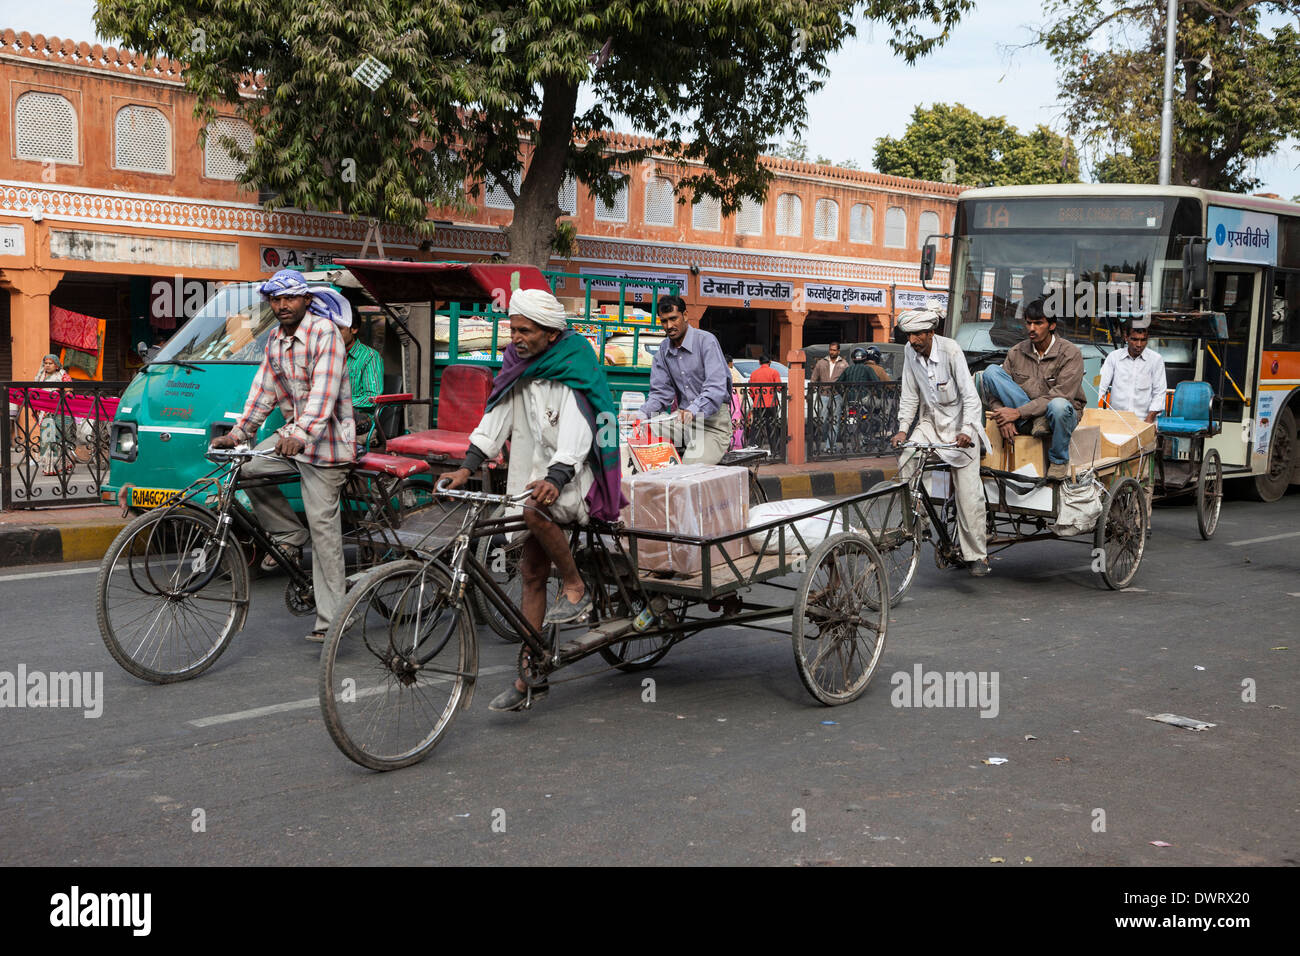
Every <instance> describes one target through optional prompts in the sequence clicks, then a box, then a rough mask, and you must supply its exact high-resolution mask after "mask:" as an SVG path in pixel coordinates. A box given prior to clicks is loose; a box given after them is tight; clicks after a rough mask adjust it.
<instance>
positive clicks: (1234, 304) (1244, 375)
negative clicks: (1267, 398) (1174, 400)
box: [1199, 266, 1262, 422]
mask: <svg viewBox="0 0 1300 956" xmlns="http://www.w3.org/2000/svg"><path fill="white" fill-rule="evenodd" d="M1260 272H1261V270H1260V269H1257V268H1249V267H1243V266H1232V267H1223V266H1217V267H1215V269H1214V272H1213V277H1212V280H1211V288H1210V309H1211V310H1212V311H1214V312H1222V313H1223V314H1224V316H1225V317H1226V318H1227V320H1228V341H1227V342H1226V343H1219V342H1213V341H1210V342H1206V343H1205V344H1204V346H1203V350H1202V356H1201V368H1200V375H1199V378H1200V379H1201V380H1202V381H1206V382H1212V383H1217V382H1218V380H1219V362H1220V361H1222V363H1223V368H1224V370H1225V371H1226V373H1227V374H1226V375H1225V376H1224V384H1223V420H1224V421H1225V422H1240V421H1246V420H1249V418H1250V411H1249V408H1250V406H1251V405H1253V399H1252V395H1253V394H1254V388H1253V375H1254V368H1253V365H1254V363H1253V362H1251V361H1250V357H1251V356H1252V355H1254V353H1255V341H1254V339H1255V331H1254V330H1255V328H1256V327H1257V326H1258V323H1257V322H1255V317H1256V316H1257V315H1259V314H1260V310H1261V302H1260V292H1261V291H1262V288H1261V285H1260Z"/></svg>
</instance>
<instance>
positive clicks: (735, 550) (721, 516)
mask: <svg viewBox="0 0 1300 956" xmlns="http://www.w3.org/2000/svg"><path fill="white" fill-rule="evenodd" d="M623 493H624V494H625V495H627V498H628V501H629V502H630V503H629V505H628V507H627V509H626V510H625V512H624V514H625V515H626V518H625V523H626V524H627V525H628V527H630V528H640V529H644V530H647V531H667V532H671V533H673V534H680V535H690V536H693V537H700V538H714V537H719V536H721V535H725V534H731V533H733V532H736V531H744V530H745V527H746V525H747V523H748V521H749V470H748V469H746V468H727V467H723V466H721V465H673V466H670V467H667V468H659V469H656V470H655V471H650V472H645V473H643V474H639V475H629V476H627V477H626V478H624V480H623ZM723 550H724V549H722V548H710V551H709V555H710V561H712V563H714V564H720V563H722V562H723V561H724V560H725V559H724V558H723V555H722V551H723ZM725 551H726V553H727V555H729V556H730V557H731V558H732V560H735V559H737V558H741V557H744V556H745V555H747V554H750V553H751V548H750V544H749V538H748V536H742V537H740V538H737V539H736V540H735V541H731V542H729V543H728V544H727V545H726V547H725ZM702 563H703V549H702V548H700V547H697V546H695V545H688V544H669V543H668V542H663V541H648V540H641V541H638V542H637V564H638V566H639V567H640V569H641V570H643V571H675V572H677V573H680V574H697V573H698V572H699V571H700V570H701V568H702Z"/></svg>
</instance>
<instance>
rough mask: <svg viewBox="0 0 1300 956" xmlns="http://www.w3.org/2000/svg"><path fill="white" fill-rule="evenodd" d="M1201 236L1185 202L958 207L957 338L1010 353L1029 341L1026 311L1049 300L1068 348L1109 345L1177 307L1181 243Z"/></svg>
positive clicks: (1047, 201)
mask: <svg viewBox="0 0 1300 956" xmlns="http://www.w3.org/2000/svg"><path fill="white" fill-rule="evenodd" d="M1200 231H1201V226H1200V214H1199V208H1198V206H1197V203H1196V202H1195V201H1194V200H1188V199H1164V198H1155V199H1137V200H1134V199H1122V200H1120V199H1112V198H1102V197H1079V198H1062V199H1056V198H1025V199H993V200H989V199H981V200H969V201H965V202H960V203H959V205H958V212H957V238H956V240H955V241H954V246H953V266H952V296H951V299H950V302H952V303H953V304H954V308H953V312H954V315H953V322H952V328H953V335H954V337H956V338H957V339H958V341H959V342H961V344H962V346H963V348H965V349H967V350H968V351H979V350H985V349H999V348H1008V347H1010V346H1012V345H1015V344H1016V343H1017V342H1019V341H1021V340H1022V339H1024V337H1025V331H1024V308H1025V305H1026V304H1027V303H1029V302H1032V301H1033V300H1034V299H1036V298H1039V297H1042V299H1043V302H1044V309H1045V311H1046V312H1047V313H1048V314H1049V315H1052V316H1054V317H1055V318H1056V320H1057V326H1058V327H1059V329H1060V330H1061V332H1062V333H1063V334H1064V335H1065V336H1066V337H1067V338H1069V339H1070V340H1071V341H1073V342H1075V343H1084V342H1096V343H1097V344H1106V343H1109V342H1112V341H1114V336H1115V333H1116V331H1117V328H1118V324H1119V323H1120V322H1121V321H1123V320H1125V319H1128V318H1132V317H1136V316H1141V315H1145V314H1149V313H1150V312H1151V311H1153V309H1154V310H1159V309H1166V308H1170V307H1171V306H1172V305H1174V304H1176V303H1177V301H1178V299H1179V296H1180V294H1181V286H1182V247H1183V241H1182V240H1180V239H1179V238H1178V237H1180V236H1187V235H1199V233H1200Z"/></svg>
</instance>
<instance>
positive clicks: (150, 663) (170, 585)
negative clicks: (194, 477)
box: [95, 505, 248, 684]
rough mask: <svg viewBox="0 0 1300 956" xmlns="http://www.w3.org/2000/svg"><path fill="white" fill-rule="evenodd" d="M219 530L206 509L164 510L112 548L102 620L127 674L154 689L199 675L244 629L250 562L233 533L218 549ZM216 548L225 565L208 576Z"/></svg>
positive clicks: (142, 520) (101, 583) (101, 580)
mask: <svg viewBox="0 0 1300 956" xmlns="http://www.w3.org/2000/svg"><path fill="white" fill-rule="evenodd" d="M216 527H217V523H216V519H215V518H213V517H212V515H211V514H210V513H209V512H207V511H205V510H204V509H202V508H196V507H192V506H189V505H180V506H176V507H171V508H159V509H158V510H156V511H146V512H145V513H144V514H142V515H140V516H139V517H138V518H136V519H135V520H133V521H132V522H130V523H129V524H128V525H127V526H126V527H125V528H123V529H122V531H121V532H120V533H119V534H118V536H117V538H116V539H114V541H113V543H112V544H111V545H110V546H109V548H108V552H107V553H106V554H105V555H104V559H103V561H102V562H101V563H100V565H99V575H98V579H97V580H96V582H95V590H96V596H97V597H96V605H95V617H96V619H97V621H98V623H99V632H100V634H101V636H102V637H103V639H104V645H105V646H106V647H107V648H108V652H109V653H110V654H112V655H113V659H114V660H115V661H117V662H118V663H119V664H120V665H122V667H123V668H124V669H125V670H126V671H127V673H129V674H131V675H133V676H135V677H138V678H140V679H141V680H147V681H151V682H153V683H155V684H171V683H174V682H176V681H182V680H189V679H191V678H193V677H197V676H198V675H199V674H201V673H203V672H204V671H205V670H207V669H208V668H209V667H211V666H212V665H213V664H214V663H215V662H216V660H217V658H218V657H220V656H221V655H222V653H223V652H224V651H225V649H226V648H227V647H229V646H230V642H231V640H232V639H233V638H234V636H235V635H236V634H237V633H239V631H240V629H241V628H242V627H243V626H244V620H245V618H246V617H247V614H248V563H247V562H246V561H245V560H244V553H243V550H242V548H240V546H239V542H238V541H237V540H235V539H234V538H233V536H232V537H231V538H228V539H227V541H226V547H225V548H224V549H216ZM214 549H216V550H217V557H216V560H217V562H218V563H217V566H216V569H215V571H213V573H212V574H211V575H209V574H208V572H209V571H212V570H213V569H211V568H210V567H208V566H207V564H206V561H207V559H208V558H209V557H211V556H212V552H213V550H214ZM196 585H199V586H197V587H196V589H195V590H193V591H192V592H190V591H188V590H187V589H188V588H191V587H195V586H196Z"/></svg>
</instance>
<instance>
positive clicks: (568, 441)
mask: <svg viewBox="0 0 1300 956" xmlns="http://www.w3.org/2000/svg"><path fill="white" fill-rule="evenodd" d="M615 420H616V419H615V415H614V400H613V398H612V397H611V396H610V393H609V385H608V383H607V382H606V381H605V375H604V371H603V370H602V369H601V367H600V363H599V362H598V360H597V359H596V354H595V352H594V351H593V350H592V348H591V346H590V345H589V344H588V343H587V340H586V339H584V338H583V337H582V336H580V335H578V334H576V333H575V332H573V330H571V329H569V328H568V327H567V324H566V321H565V314H564V309H563V307H562V306H561V305H560V303H559V302H558V301H557V300H556V298H555V296H553V295H552V294H551V293H550V292H547V291H544V290H540V289H519V290H516V291H515V293H514V294H513V295H512V296H511V297H510V344H509V345H508V346H507V347H506V350H505V353H504V356H503V360H502V366H501V372H500V374H498V375H497V377H496V378H495V379H494V380H493V383H492V393H491V394H490V395H489V396H488V400H487V409H486V411H485V412H484V414H483V418H482V420H481V421H480V422H479V424H478V427H477V428H475V429H474V431H473V432H472V433H471V434H470V436H469V451H468V453H467V454H466V456H465V461H464V463H463V464H462V465H461V467H460V468H459V469H458V470H456V471H454V472H452V473H451V474H449V475H448V476H447V479H448V484H449V485H450V487H452V488H458V487H460V486H461V485H463V484H465V482H467V481H468V480H469V478H470V476H471V475H472V474H474V473H475V472H476V471H478V470H479V468H480V467H482V465H483V462H485V461H487V460H489V459H491V458H493V457H495V456H496V455H497V454H498V453H499V452H500V451H501V449H502V448H504V447H505V444H506V442H507V441H508V442H510V470H509V472H508V473H507V480H506V486H507V491H508V493H509V494H511V495H518V494H521V493H523V492H524V491H529V492H531V493H532V494H531V497H530V498H529V499H528V501H527V502H526V503H525V504H526V507H525V508H524V522H525V524H526V525H527V528H528V532H529V533H528V536H527V538H526V539H525V541H524V544H523V552H522V554H521V555H520V565H519V567H520V577H521V579H522V584H523V596H522V600H521V601H520V610H521V611H522V612H523V616H524V618H525V619H526V620H527V621H528V622H529V623H530V624H531V625H533V627H535V628H537V629H538V630H541V629H542V627H544V626H545V625H546V624H563V623H567V622H569V621H576V620H579V619H581V618H583V617H585V616H587V615H588V614H589V613H590V612H591V607H592V598H591V592H590V589H589V588H588V587H587V583H586V582H585V581H584V580H583V578H582V576H581V575H580V574H579V572H578V566H577V564H576V562H575V561H574V558H573V554H572V553H571V552H570V551H569V539H568V536H567V535H566V534H565V531H564V529H563V528H561V527H559V525H560V524H579V525H585V524H587V521H588V519H589V518H591V517H595V518H598V519H600V520H603V521H614V520H617V518H618V513H619V508H620V507H622V505H623V504H624V499H623V497H622V494H621V492H620V480H619V479H620V476H619V467H618V433H617V429H615V428H613V427H608V428H607V427H605V426H606V424H610V423H613V422H614V421H615ZM552 565H554V566H555V569H556V571H557V572H558V573H559V577H560V581H561V592H560V595H559V597H558V598H557V599H556V602H555V605H554V606H553V607H552V608H551V609H550V611H549V612H548V611H547V609H546V582H547V578H548V577H549V575H550V571H551V566H552ZM548 691H549V687H548V686H547V685H546V684H541V685H537V686H533V687H531V688H530V687H528V686H526V685H525V684H524V683H523V681H522V680H518V681H515V683H514V684H513V685H511V687H510V688H508V689H507V690H506V691H505V692H504V693H502V694H500V695H499V696H497V697H496V698H495V699H494V700H493V701H492V702H491V703H490V704H489V705H488V709H489V710H496V711H512V710H524V709H527V708H528V707H530V706H532V703H533V701H535V700H538V699H540V698H541V697H544V696H545V695H546V694H547V692H548Z"/></svg>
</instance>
